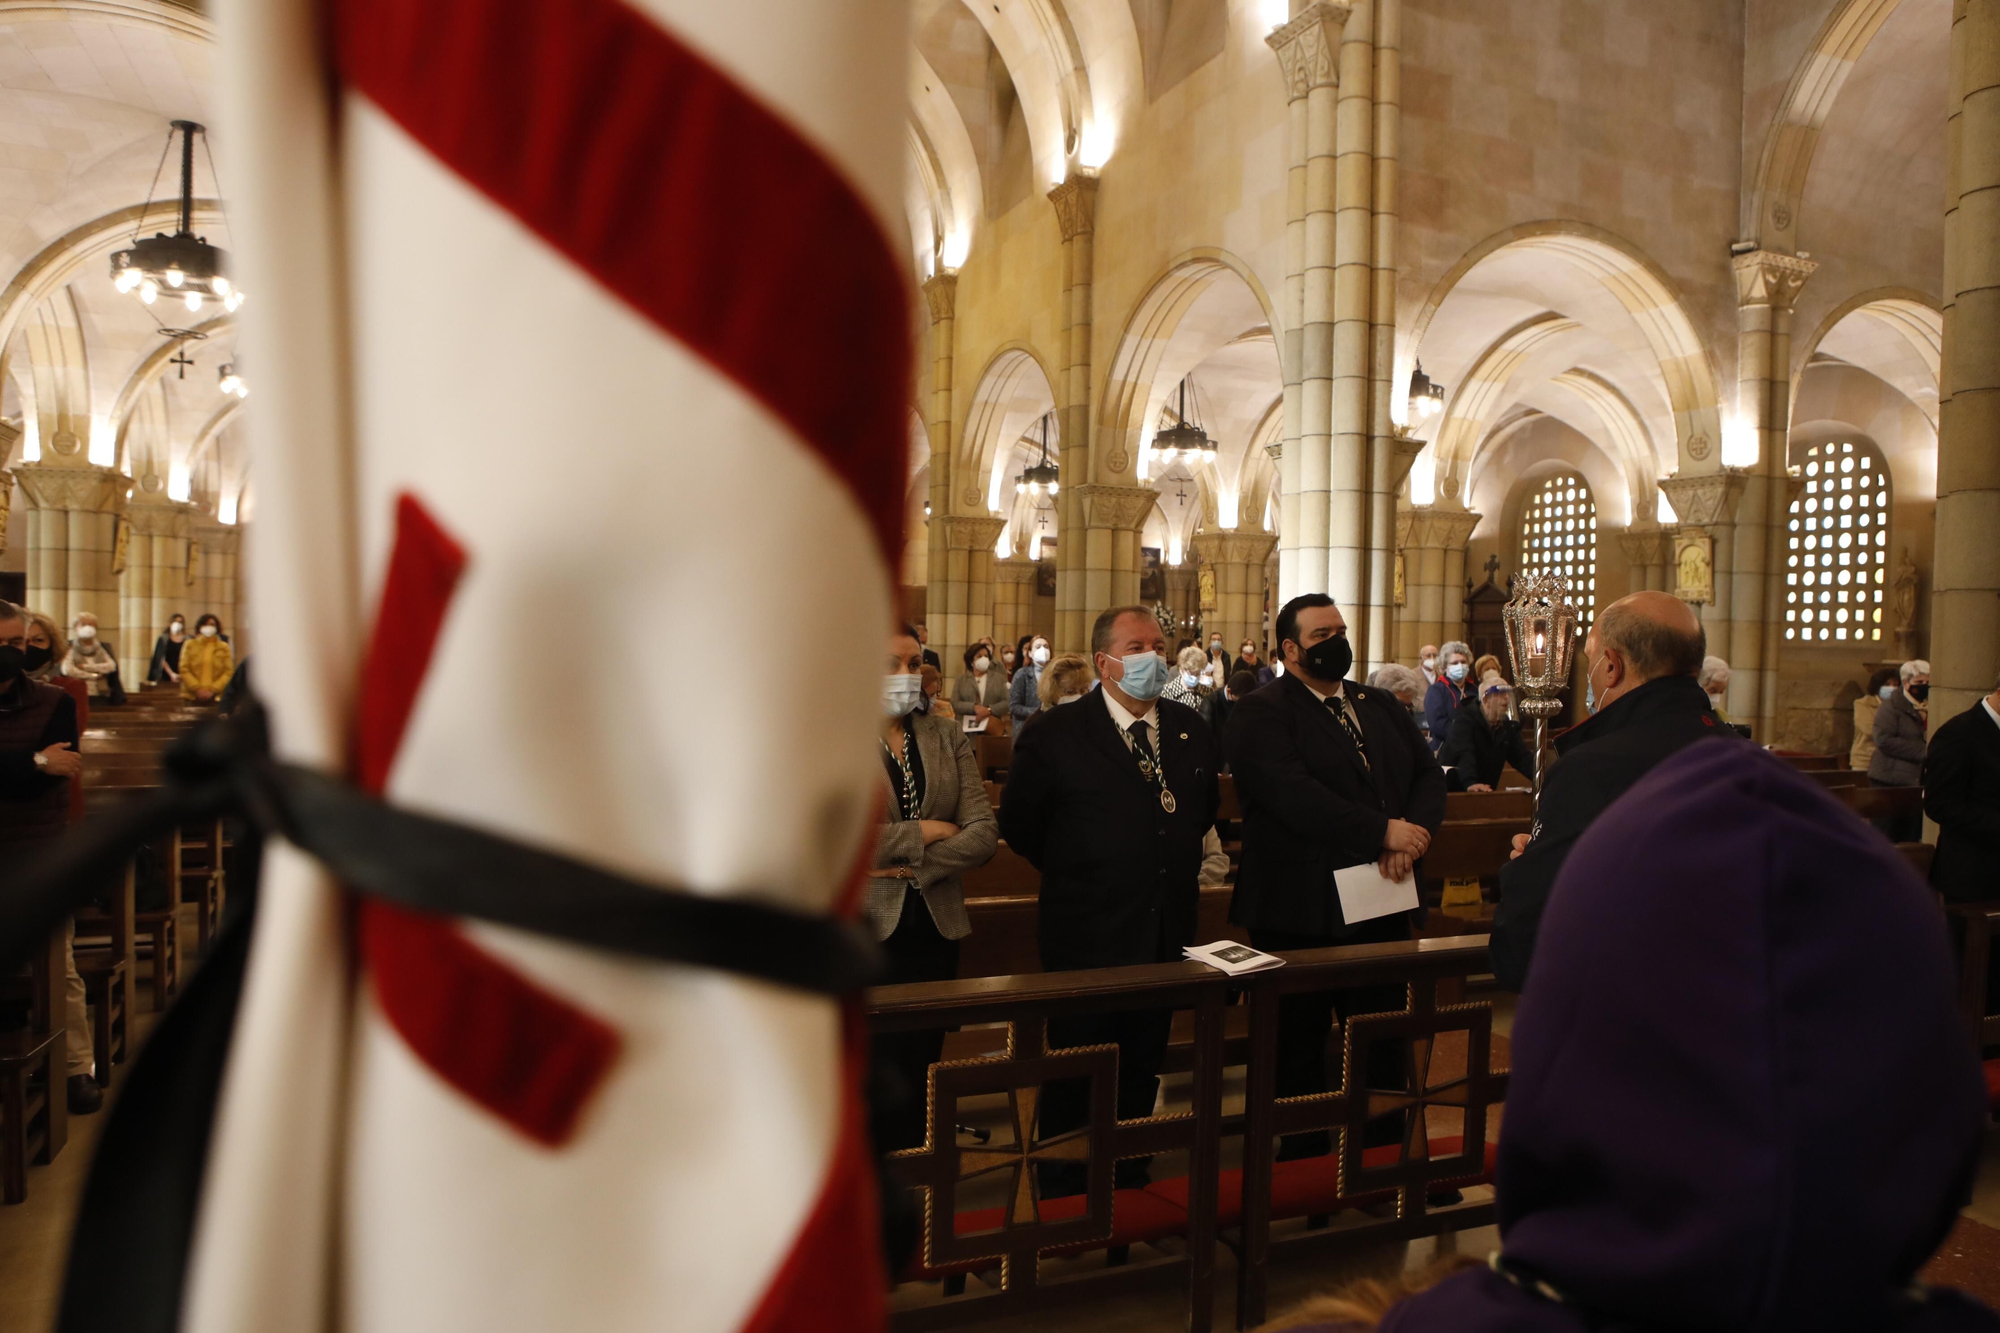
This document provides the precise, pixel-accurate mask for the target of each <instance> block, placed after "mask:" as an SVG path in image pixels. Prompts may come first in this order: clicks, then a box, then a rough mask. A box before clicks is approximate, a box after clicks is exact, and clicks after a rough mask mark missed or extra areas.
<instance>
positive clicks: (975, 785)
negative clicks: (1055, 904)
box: [861, 626, 1000, 1152]
mask: <svg viewBox="0 0 2000 1333" xmlns="http://www.w3.org/2000/svg"><path fill="white" fill-rule="evenodd" d="M924 665H925V663H924V659H923V650H922V645H920V644H919V643H918V642H917V636H916V634H915V633H914V632H913V631H912V630H911V629H910V628H909V627H908V626H905V627H903V628H901V629H899V630H897V631H896V632H895V633H893V634H891V635H890V636H889V644H888V654H887V657H886V659H885V666H884V674H883V676H882V733H881V746H880V748H881V759H882V777H883V782H884V784H885V786H884V792H883V801H882V831H881V836H880V837H879V838H877V840H876V843H875V868H874V870H873V871H872V872H870V874H869V876H868V882H867V884H866V885H865V886H864V887H863V889H862V894H861V910H862V912H863V913H864V914H865V915H866V916H867V918H868V924H869V926H870V928H871V929H872V930H873V931H874V933H875V938H876V939H878V940H880V941H882V951H883V952H884V953H885V954H886V955H887V956H888V963H889V968H888V975H887V976H885V977H883V979H882V980H883V984H884V985H899V984H902V983H904V982H915V981H950V980H951V979H952V978H953V977H956V976H957V975H958V942H959V941H960V940H962V939H964V938H965V937H966V936H967V935H970V934H971V933H972V921H971V918H969V917H968V916H967V915H966V913H965V882H964V875H965V872H966V871H968V870H972V869H976V868H977V867H979V866H982V865H985V864H986V863H987V862H988V861H990V860H992V859H993V852H994V849H995V848H996V847H997V846H998V845H999V840H1000V833H999V826H998V825H996V824H995V823H994V821H993V809H992V807H991V806H990V805H989V804H988V803H987V800H986V784H985V782H984V781H983V780H982V779H981V777H980V773H979V760H978V758H977V756H975V755H974V754H973V751H972V742H971V741H970V740H969V739H967V737H966V735H965V733H964V732H963V731H961V730H959V728H958V727H957V726H956V725H954V724H953V723H951V722H949V721H946V720H945V719H944V718H941V717H928V716H924V715H922V714H920V713H918V712H917V711H916V709H917V701H918V699H919V698H920V697H921V695H922V693H923V675H922V673H923V668H924ZM943 1050H944V1033H943V1032H941V1031H932V1032H898V1033H885V1034H883V1035H880V1036H877V1037H876V1038H875V1061H876V1064H877V1066H878V1068H879V1069H881V1070H882V1071H883V1072H884V1073H885V1074H887V1075H889V1077H887V1078H886V1079H885V1080H884V1082H885V1083H886V1084H887V1085H888V1089H889V1095H888V1096H887V1097H885V1098H883V1099H882V1104H881V1105H879V1106H877V1107H876V1108H875V1110H874V1121H873V1125H872V1128H873V1130H874V1134H875V1142H876V1147H877V1148H878V1149H879V1150H880V1151H882V1152H893V1151H896V1150H897V1149H900V1148H914V1147H916V1146H917V1145H918V1144H920V1143H922V1142H923V1141H924V1089H925V1084H926V1080H927V1071H928V1070H929V1069H930V1067H931V1066H932V1065H933V1064H935V1063H937V1059H938V1056H939V1054H940V1053H941V1052H942V1051H943Z"/></svg>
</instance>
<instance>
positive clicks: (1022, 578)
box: [993, 538, 1039, 583]
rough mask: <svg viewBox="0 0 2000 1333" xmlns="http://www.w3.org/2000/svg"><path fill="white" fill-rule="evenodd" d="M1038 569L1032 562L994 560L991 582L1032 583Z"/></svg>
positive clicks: (1034, 562)
mask: <svg viewBox="0 0 2000 1333" xmlns="http://www.w3.org/2000/svg"><path fill="white" fill-rule="evenodd" d="M996 540H997V538H996ZM1038 568H1039V564H1038V562H1037V561H1034V560H1013V559H1008V560H995V561H994V562H993V581H994V582H995V583H1033V582H1034V581H1035V573H1036V570H1037V569H1038Z"/></svg>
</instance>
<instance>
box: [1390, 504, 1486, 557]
mask: <svg viewBox="0 0 2000 1333" xmlns="http://www.w3.org/2000/svg"><path fill="white" fill-rule="evenodd" d="M1409 514H1410V525H1409V527H1408V528H1407V529H1404V527H1403V525H1402V522H1401V520H1400V519H1399V520H1398V521H1397V525H1396V526H1397V536H1398V537H1400V538H1402V540H1403V544H1404V545H1406V546H1410V547H1414V548H1415V549H1417V550H1420V551H1430V550H1437V551H1456V550H1459V549H1460V548H1462V547H1463V546H1464V545H1465V544H1466V543H1467V542H1468V541H1471V540H1472V530H1473V529H1474V528H1476V527H1478V526H1479V520H1480V519H1482V518H1484V517H1485V515H1483V514H1475V513H1473V512H1471V511H1470V510H1466V509H1440V508H1438V507H1437V506H1436V505H1411V506H1410V509H1409Z"/></svg>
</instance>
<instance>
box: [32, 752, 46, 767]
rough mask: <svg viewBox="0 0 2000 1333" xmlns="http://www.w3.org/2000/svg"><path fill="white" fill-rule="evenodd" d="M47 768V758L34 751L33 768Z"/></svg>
mask: <svg viewBox="0 0 2000 1333" xmlns="http://www.w3.org/2000/svg"><path fill="white" fill-rule="evenodd" d="M48 766H49V757H48V756H47V755H45V754H43V753H42V752H41V751H40V750H37V751H35V767H36V768H47V767H48Z"/></svg>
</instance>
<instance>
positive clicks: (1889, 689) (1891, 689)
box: [1875, 685, 1896, 703]
mask: <svg viewBox="0 0 2000 1333" xmlns="http://www.w3.org/2000/svg"><path fill="white" fill-rule="evenodd" d="M1875 693H1877V694H1879V695H1881V696H1882V702H1883V703H1888V702H1889V701H1890V700H1891V699H1893V698H1895V697H1896V687H1895V686H1894V685H1884V686H1883V687H1882V688H1881V689H1879V690H1877V691H1875Z"/></svg>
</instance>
